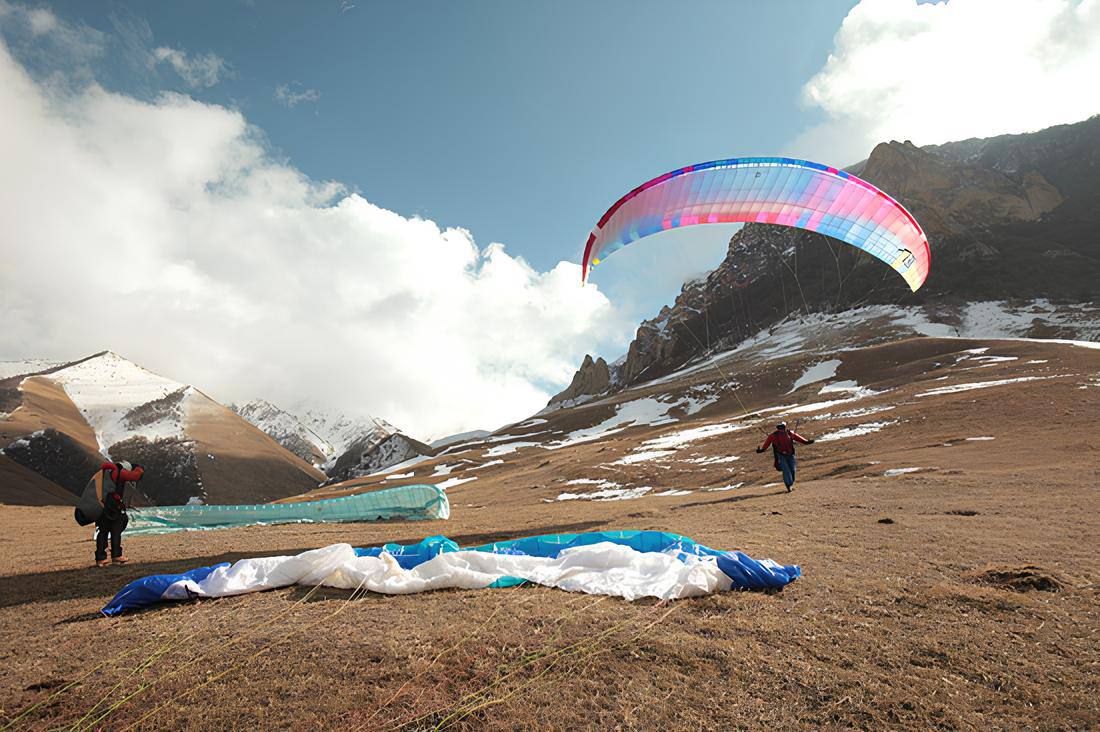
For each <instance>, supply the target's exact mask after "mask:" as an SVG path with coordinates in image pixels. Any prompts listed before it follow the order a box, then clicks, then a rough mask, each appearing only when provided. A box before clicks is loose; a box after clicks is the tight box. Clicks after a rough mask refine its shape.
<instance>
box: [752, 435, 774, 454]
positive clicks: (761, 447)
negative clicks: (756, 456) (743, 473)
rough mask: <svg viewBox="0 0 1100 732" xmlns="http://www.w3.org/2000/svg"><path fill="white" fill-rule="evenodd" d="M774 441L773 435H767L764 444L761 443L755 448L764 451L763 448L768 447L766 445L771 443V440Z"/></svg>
mask: <svg viewBox="0 0 1100 732" xmlns="http://www.w3.org/2000/svg"><path fill="white" fill-rule="evenodd" d="M774 441H775V435H768V439H766V440H764V444H763V445H761V446H760V447H758V448H756V451H757V452H764V451H765V450H767V449H768V446H769V445H771V444H772V442H774Z"/></svg>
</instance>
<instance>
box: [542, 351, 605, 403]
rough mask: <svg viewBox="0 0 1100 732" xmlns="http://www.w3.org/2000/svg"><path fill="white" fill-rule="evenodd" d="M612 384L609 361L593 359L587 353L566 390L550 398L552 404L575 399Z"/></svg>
mask: <svg viewBox="0 0 1100 732" xmlns="http://www.w3.org/2000/svg"><path fill="white" fill-rule="evenodd" d="M610 386H611V371H610V369H609V368H608V366H607V361H604V360H603V359H602V358H597V359H596V360H595V361H593V360H592V356H590V355H587V354H586V355H585V357H584V361H582V362H581V367H580V368H579V369H577V373H575V374H573V380H572V381H571V382H570V383H569V386H568V387H566V388H565V390H564V391H562V392H561V393H559V394H557V395H555V396H554V398H552V399H551V400H550V403H551V404H559V403H562V402H569V401H575V400H576V399H578V398H580V397H582V396H585V395H587V394H600V393H602V392H605V391H607V389H608V388H609V387H610Z"/></svg>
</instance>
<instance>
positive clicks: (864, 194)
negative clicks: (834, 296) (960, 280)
mask: <svg viewBox="0 0 1100 732" xmlns="http://www.w3.org/2000/svg"><path fill="white" fill-rule="evenodd" d="M749 222H756V223H762V224H779V225H781V226H792V227H796V228H800V229H807V230H809V231H816V232H818V233H820V234H824V235H826V236H831V237H833V238H836V239H840V240H841V241H844V242H847V243H848V244H851V245H852V246H855V247H858V248H860V249H862V250H863V251H865V252H867V253H868V254H872V255H874V256H875V257H878V258H879V259H881V260H882V261H884V262H886V263H887V264H889V265H890V266H891V267H893V268H894V270H896V271H897V272H898V274H900V275H901V276H902V277H904V278H905V281H906V282H907V283H908V284H909V287H910V288H911V289H912V290H913V291H914V292H916V291H917V290H918V289H919V288H920V286H921V285H923V284H924V281H925V279H927V277H928V270H929V267H930V265H931V252H930V251H929V248H928V239H927V237H925V235H924V231H923V230H922V229H921V227H920V224H918V223H917V220H916V219H914V218H913V216H912V215H911V214H910V213H909V212H908V211H906V210H905V208H904V207H903V206H902V205H901V204H900V203H898V202H897V201H895V200H894V199H893V198H891V197H890V196H889V195H887V194H886V193H884V192H883V191H881V190H879V189H878V188H876V187H875V186H873V185H871V184H870V183H868V182H866V181H864V180H860V179H859V178H857V177H856V176H854V175H852V174H851V173H846V172H845V171H843V170H838V169H837V168H831V167H829V166H827V165H821V164H819V163H811V162H808V161H806V160H795V159H793V158H733V159H731V160H716V161H714V162H710V163H700V164H699V165H690V166H688V167H686V168H680V169H679V170H674V171H672V172H671V173H665V174H664V175H662V176H658V177H657V178H654V179H653V180H651V181H649V182H647V183H643V184H642V185H640V186H638V187H637V188H635V189H634V190H632V191H631V192H630V193H627V194H626V195H625V196H623V197H622V198H620V199H619V200H618V201H616V202H615V204H614V205H613V206H612V207H611V208H609V209H608V210H607V213H605V214H604V215H603V217H602V218H600V221H599V223H598V224H596V228H595V229H593V231H592V234H591V235H590V236H589V237H588V243H587V244H586V245H585V248H584V262H583V268H582V270H581V272H582V273H581V281H582V282H583V281H584V280H585V279H587V277H588V272H589V270H590V268H591V267H592V266H594V265H596V264H599V263H600V262H601V261H603V260H604V259H606V258H607V256H608V255H609V254H612V253H613V252H615V251H617V250H618V249H621V248H622V247H624V246H626V245H627V244H630V243H631V242H634V241H637V240H638V239H641V238H643V237H646V236H649V235H650V234H656V233H657V232H659V231H666V230H668V229H675V228H678V227H681V226H694V225H696V224H731V223H749Z"/></svg>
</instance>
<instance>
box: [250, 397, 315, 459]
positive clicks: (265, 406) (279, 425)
mask: <svg viewBox="0 0 1100 732" xmlns="http://www.w3.org/2000/svg"><path fill="white" fill-rule="evenodd" d="M229 408H230V409H232V410H233V411H234V412H236V413H237V414H239V415H240V416H241V417H243V418H244V419H246V420H247V421H248V422H250V423H251V424H252V425H254V426H255V427H257V428H258V429H259V430H260V431H262V432H265V433H267V434H268V435H269V436H271V437H272V438H273V439H274V440H275V441H276V442H278V443H279V444H280V445H282V446H283V447H285V448H286V449H287V450H290V451H291V452H292V453H294V454H295V455H297V456H298V457H300V458H302V459H303V460H305V461H306V462H308V463H309V464H310V465H313V466H314V467H317V468H323V466H324V465H325V464H326V463H327V462H328V461H329V460H331V459H332V458H333V457H334V456H335V455H336V448H335V447H334V446H333V445H332V443H331V442H330V441H329V440H326V439H325V438H324V437H321V436H320V435H319V434H317V433H316V432H314V431H313V430H311V429H310V428H309V427H307V426H306V425H304V424H302V421H301V419H299V418H298V416H297V415H295V414H292V413H291V412H288V411H286V410H285V409H280V408H279V407H277V406H275V405H274V404H272V403H271V402H268V401H265V400H263V399H253V400H252V401H250V402H248V403H246V404H240V405H238V404H232V405H230V407H229Z"/></svg>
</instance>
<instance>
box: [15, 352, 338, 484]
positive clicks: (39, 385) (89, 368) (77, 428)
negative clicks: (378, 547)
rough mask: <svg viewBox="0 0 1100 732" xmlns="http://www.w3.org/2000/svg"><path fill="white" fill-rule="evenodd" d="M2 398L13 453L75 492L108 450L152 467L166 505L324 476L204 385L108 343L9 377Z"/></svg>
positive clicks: (151, 477) (150, 476) (113, 456)
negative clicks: (143, 363)
mask: <svg viewBox="0 0 1100 732" xmlns="http://www.w3.org/2000/svg"><path fill="white" fill-rule="evenodd" d="M0 399H2V400H3V403H4V410H5V411H4V413H2V414H0V446H3V452H4V454H5V455H6V456H7V457H8V458H10V459H11V460H13V461H15V462H17V463H19V464H20V465H23V466H24V467H27V468H29V469H31V470H34V471H36V472H38V473H39V474H40V475H42V476H43V477H45V478H47V479H49V480H51V481H54V482H56V483H57V484H59V485H61V486H63V487H64V488H65V489H67V490H69V491H71V492H72V493H74V494H75V493H79V491H80V490H82V489H83V487H84V484H85V483H86V482H87V480H88V477H89V476H90V475H91V474H92V473H94V471H95V470H96V468H97V467H98V466H99V464H100V463H101V462H102V461H103V460H104V459H110V460H129V461H131V462H135V463H141V464H142V465H144V466H146V468H147V472H146V479H145V480H144V481H143V482H142V486H141V487H142V491H143V492H144V493H145V494H147V495H148V496H149V498H150V499H151V500H153V501H154V502H155V503H161V504H174V503H186V502H187V501H188V500H191V499H192V498H197V499H200V500H203V501H206V502H212V503H238V502H244V503H250V502H262V501H269V500H273V499H276V498H280V497H284V496H287V495H292V494H294V493H297V492H300V491H302V490H306V489H308V488H309V487H311V486H314V485H316V484H317V483H319V482H320V481H321V480H323V479H324V476H323V474H321V473H320V472H319V471H317V470H316V469H314V468H313V467H312V466H310V465H308V464H306V463H304V462H302V461H300V460H299V459H297V458H296V457H294V456H293V455H291V454H290V453H288V452H287V451H286V450H284V449H283V448H282V447H281V446H280V445H278V443H276V442H275V441H274V440H272V439H271V438H269V437H268V436H267V435H265V434H263V433H262V432H260V431H259V430H257V429H255V428H254V427H252V426H251V425H249V424H248V423H247V422H245V421H244V420H243V419H241V418H240V417H238V416H237V415H236V414H234V413H232V412H231V411H230V410H228V409H226V408H225V407H223V406H221V405H220V404H218V403H217V402H215V401H214V400H212V399H210V397H208V396H207V395H205V394H203V393H202V392H201V391H199V390H197V389H195V388H194V387H191V386H188V385H186V384H182V383H179V382H175V381H172V380H170V379H166V378H164V377H161V376H159V375H157V374H154V373H152V372H150V371H148V370H146V369H143V368H141V367H140V366H137V365H136V364H134V363H132V362H130V361H127V360H126V359H124V358H122V357H120V356H118V355H117V354H114V353H111V352H109V351H105V352H103V353H99V354H96V355H94V356H91V357H89V358H86V359H82V360H80V361H74V362H72V363H69V364H63V365H60V366H51V367H50V368H48V369H47V370H45V371H43V372H42V373H39V374H36V375H32V376H26V375H18V376H13V377H9V378H8V379H5V380H3V381H0ZM219 457H221V458H223V459H222V462H221V463H220V464H217V460H218V458H219Z"/></svg>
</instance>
